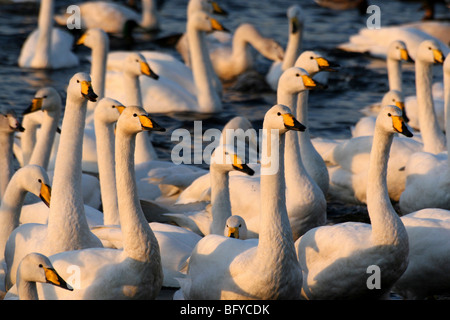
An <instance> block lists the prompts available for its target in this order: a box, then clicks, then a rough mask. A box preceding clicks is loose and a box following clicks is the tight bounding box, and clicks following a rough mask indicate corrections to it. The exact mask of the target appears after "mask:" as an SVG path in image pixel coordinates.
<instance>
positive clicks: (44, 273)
mask: <svg viewBox="0 0 450 320" xmlns="http://www.w3.org/2000/svg"><path fill="white" fill-rule="evenodd" d="M18 278H20V279H21V280H25V281H30V282H41V283H49V284H52V285H55V286H57V287H61V288H64V289H67V290H70V291H72V290H73V288H71V287H70V286H69V285H68V284H67V282H66V281H65V280H64V279H63V278H61V276H60V275H59V274H58V273H57V272H56V270H55V268H54V267H53V265H52V263H51V262H50V260H49V259H48V258H47V257H46V256H44V255H42V254H40V253H36V252H32V253H29V254H27V255H26V256H25V257H24V258H23V259H22V261H21V262H20V264H19V268H18ZM19 294H20V292H19Z"/></svg>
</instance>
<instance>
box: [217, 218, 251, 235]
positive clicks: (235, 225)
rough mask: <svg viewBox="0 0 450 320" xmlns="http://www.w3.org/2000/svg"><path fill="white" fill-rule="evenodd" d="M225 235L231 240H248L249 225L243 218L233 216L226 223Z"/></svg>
mask: <svg viewBox="0 0 450 320" xmlns="http://www.w3.org/2000/svg"><path fill="white" fill-rule="evenodd" d="M223 235H224V236H226V237H229V238H235V239H241V240H246V239H248V237H247V224H246V223H245V220H244V218H242V217H241V216H237V215H233V216H231V217H229V218H228V219H227V221H226V223H225V229H224V231H223Z"/></svg>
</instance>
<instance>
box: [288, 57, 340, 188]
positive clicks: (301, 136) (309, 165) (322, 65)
mask: <svg viewBox="0 0 450 320" xmlns="http://www.w3.org/2000/svg"><path fill="white" fill-rule="evenodd" d="M295 66H296V67H300V68H303V69H304V70H306V72H308V74H309V75H310V76H311V77H312V78H313V79H314V78H315V76H317V75H320V74H321V72H322V71H329V72H335V71H337V69H336V67H338V65H337V64H335V63H333V62H330V61H328V60H327V59H326V58H324V57H323V56H322V55H320V54H319V53H317V52H315V51H309V50H308V51H304V52H303V53H302V54H300V56H299V57H298V58H297V60H296V61H295ZM308 99H309V91H308V90H304V91H301V92H299V93H298V97H297V101H295V102H294V104H293V105H292V110H293V112H294V113H295V116H296V118H297V119H298V121H300V123H303V124H304V125H305V126H306V128H307V129H306V130H305V132H302V133H298V134H297V135H298V143H299V146H300V155H301V158H302V162H303V164H304V166H305V168H306V171H307V172H308V174H309V175H310V176H311V178H313V180H314V181H315V182H316V183H317V184H318V186H319V187H320V189H321V190H322V192H323V194H324V195H325V196H326V195H327V193H328V188H329V176H328V170H327V167H326V165H325V162H324V160H323V158H322V157H321V155H320V154H319V153H318V152H317V150H316V149H315V147H314V145H313V144H312V142H311V136H310V130H308V124H309V120H308Z"/></svg>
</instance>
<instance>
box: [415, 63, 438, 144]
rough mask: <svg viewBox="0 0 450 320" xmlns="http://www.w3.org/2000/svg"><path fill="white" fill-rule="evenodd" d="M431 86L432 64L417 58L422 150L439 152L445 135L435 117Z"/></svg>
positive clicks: (417, 93)
mask: <svg viewBox="0 0 450 320" xmlns="http://www.w3.org/2000/svg"><path fill="white" fill-rule="evenodd" d="M431 87H432V65H431V64H428V63H424V62H421V61H420V60H419V61H417V62H416V95H417V103H418V105H419V110H418V116H419V117H418V118H419V127H420V132H421V133H422V139H423V151H425V152H430V153H439V152H441V151H443V150H444V149H445V137H444V134H443V133H442V131H441V129H440V127H439V124H438V121H437V118H436V112H435V110H434V102H433V95H432V91H431Z"/></svg>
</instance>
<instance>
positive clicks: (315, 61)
mask: <svg viewBox="0 0 450 320" xmlns="http://www.w3.org/2000/svg"><path fill="white" fill-rule="evenodd" d="M294 66H296V67H300V68H303V69H305V70H306V71H307V72H308V73H309V74H310V76H311V77H312V76H314V75H315V74H316V73H318V72H320V71H329V72H334V71H337V69H336V68H337V67H339V65H338V64H336V63H334V62H331V61H329V60H328V59H326V58H324V57H323V56H322V55H320V54H319V53H318V52H315V51H311V50H307V51H303V52H302V53H301V54H300V55H299V56H298V58H297V61H295V64H294Z"/></svg>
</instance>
